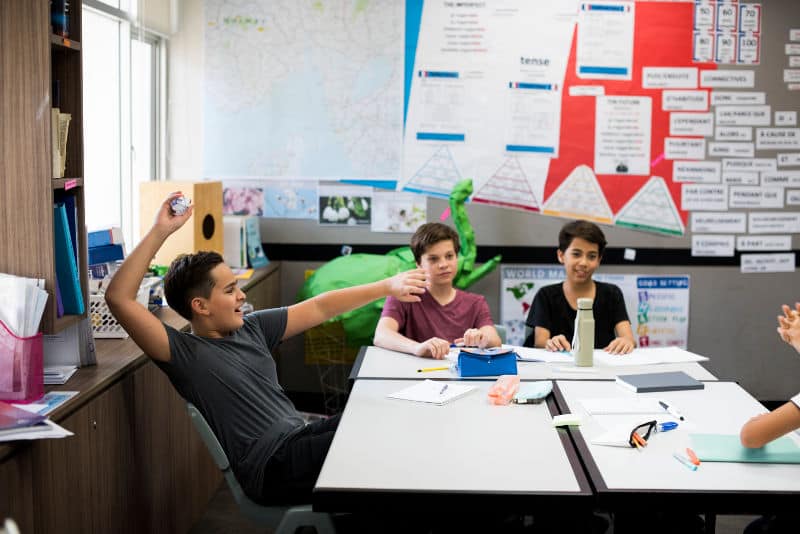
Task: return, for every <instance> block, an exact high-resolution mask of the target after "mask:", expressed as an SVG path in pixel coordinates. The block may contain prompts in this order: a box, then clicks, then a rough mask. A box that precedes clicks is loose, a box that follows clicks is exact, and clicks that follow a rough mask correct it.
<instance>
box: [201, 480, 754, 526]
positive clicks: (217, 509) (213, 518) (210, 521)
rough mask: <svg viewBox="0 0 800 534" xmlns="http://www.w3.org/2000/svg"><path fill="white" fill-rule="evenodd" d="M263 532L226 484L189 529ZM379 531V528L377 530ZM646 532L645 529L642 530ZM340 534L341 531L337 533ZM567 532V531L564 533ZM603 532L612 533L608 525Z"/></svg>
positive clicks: (734, 522)
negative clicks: (243, 511) (244, 513)
mask: <svg viewBox="0 0 800 534" xmlns="http://www.w3.org/2000/svg"><path fill="white" fill-rule="evenodd" d="M756 517H757V516H751V515H720V516H717V529H716V532H717V534H741V532H742V531H743V530H744V528H745V527H746V526H747V525H748V524H749V523H750V522H751V521H752V520H753V519H755V518H756ZM234 532H235V533H237V534H256V533H258V534H264V533H265V532H272V531H271V530H265V529H263V528H260V527H258V525H256V524H254V523H251V522H250V521H248V520H247V519H245V518H243V517H242V516H240V515H239V509H238V507H237V505H236V502H235V501H234V500H233V496H232V495H231V492H230V491H229V490H228V486H227V484H224V483H223V484H221V485H220V488H219V490H218V491H217V493H216V495H215V496H214V498H213V499H211V502H210V503H209V505H208V508H207V509H206V512H205V514H203V517H202V518H200V520H199V521H198V522H197V523H195V525H194V526H193V527H192V528H191V530H189V534H229V533H234ZM378 532H379V530H378ZM643 532H647V529H645V530H643ZM338 534H342V533H338ZM565 534H568V533H565ZM605 534H614V529H613V528H611V527H609V529H608V530H607V531H606V533H605Z"/></svg>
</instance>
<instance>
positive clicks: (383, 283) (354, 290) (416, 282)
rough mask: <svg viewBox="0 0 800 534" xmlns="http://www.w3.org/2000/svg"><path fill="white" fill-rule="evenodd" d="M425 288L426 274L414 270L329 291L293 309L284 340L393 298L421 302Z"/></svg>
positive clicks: (298, 304) (288, 318) (289, 313)
mask: <svg viewBox="0 0 800 534" xmlns="http://www.w3.org/2000/svg"><path fill="white" fill-rule="evenodd" d="M425 287H426V278H425V271H423V270H422V269H413V270H411V271H406V272H404V273H400V274H397V275H395V276H392V277H390V278H385V279H383V280H379V281H377V282H372V283H369V284H362V285H358V286H353V287H346V288H344V289H336V290H333V291H327V292H325V293H322V294H320V295H317V296H315V297H312V298H310V299H308V300H304V301H303V302H298V303H297V304H293V305H292V306H289V308H288V317H287V319H286V331H285V332H284V333H283V337H282V338H281V339H288V338H290V337H292V336H294V335H297V334H299V333H301V332H305V331H306V330H308V329H309V328H312V327H314V326H317V325H318V324H321V323H323V322H325V321H327V320H328V319H332V318H333V317H336V316H337V315H341V314H342V313H344V312H346V311H350V310H354V309H356V308H359V307H361V306H364V305H365V304H369V303H370V302H372V301H373V300H377V299H379V298H383V297H386V296H389V295H392V296H394V297H396V298H397V299H399V300H401V301H403V302H419V301H420V298H419V297H418V296H417V295H419V294H421V293H423V292H424V291H425Z"/></svg>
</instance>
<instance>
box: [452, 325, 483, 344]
mask: <svg viewBox="0 0 800 534" xmlns="http://www.w3.org/2000/svg"><path fill="white" fill-rule="evenodd" d="M454 343H455V344H456V345H463V346H464V347H479V348H481V349H485V348H486V347H488V346H489V338H488V337H486V335H485V334H484V333H483V332H481V331H480V330H479V329H477V328H469V329H467V330H466V331H465V332H464V337H460V338H458V339H456V340H455V342H454Z"/></svg>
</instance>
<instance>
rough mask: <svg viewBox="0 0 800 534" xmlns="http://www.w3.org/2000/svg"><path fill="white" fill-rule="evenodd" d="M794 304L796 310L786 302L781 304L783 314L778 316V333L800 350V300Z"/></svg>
mask: <svg viewBox="0 0 800 534" xmlns="http://www.w3.org/2000/svg"><path fill="white" fill-rule="evenodd" d="M794 306H795V309H794V310H793V309H791V308H790V307H789V306H787V305H786V304H784V305H783V306H781V308H782V309H783V315H779V316H778V335H779V336H781V339H782V340H784V341H785V342H786V343H788V344H789V345H791V346H792V347H794V349H795V350H796V351H797V352H800V302H796V303H795V304H794Z"/></svg>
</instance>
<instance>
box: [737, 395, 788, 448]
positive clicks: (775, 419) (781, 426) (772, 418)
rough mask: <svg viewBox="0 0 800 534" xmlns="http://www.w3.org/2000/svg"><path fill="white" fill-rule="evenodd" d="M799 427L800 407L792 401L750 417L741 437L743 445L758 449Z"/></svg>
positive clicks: (743, 427)
mask: <svg viewBox="0 0 800 534" xmlns="http://www.w3.org/2000/svg"><path fill="white" fill-rule="evenodd" d="M797 428H800V407H798V406H797V405H796V404H795V403H794V402H791V401H790V402H787V403H786V404H784V405H783V406H781V407H780V408H777V409H776V410H774V411H772V412H770V413H765V414H761V415H758V416H756V417H753V418H752V419H750V420H749V421H748V422H747V423H745V424H744V426H742V430H741V432H740V434H739V439H740V440H741V441H742V445H743V446H745V447H747V448H750V449H757V448H759V447H763V446H764V445H766V444H767V443H769V442H770V441H773V440H775V439H777V438H779V437H781V436H783V435H785V434H788V433H789V432H791V431H792V430H795V429H797Z"/></svg>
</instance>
